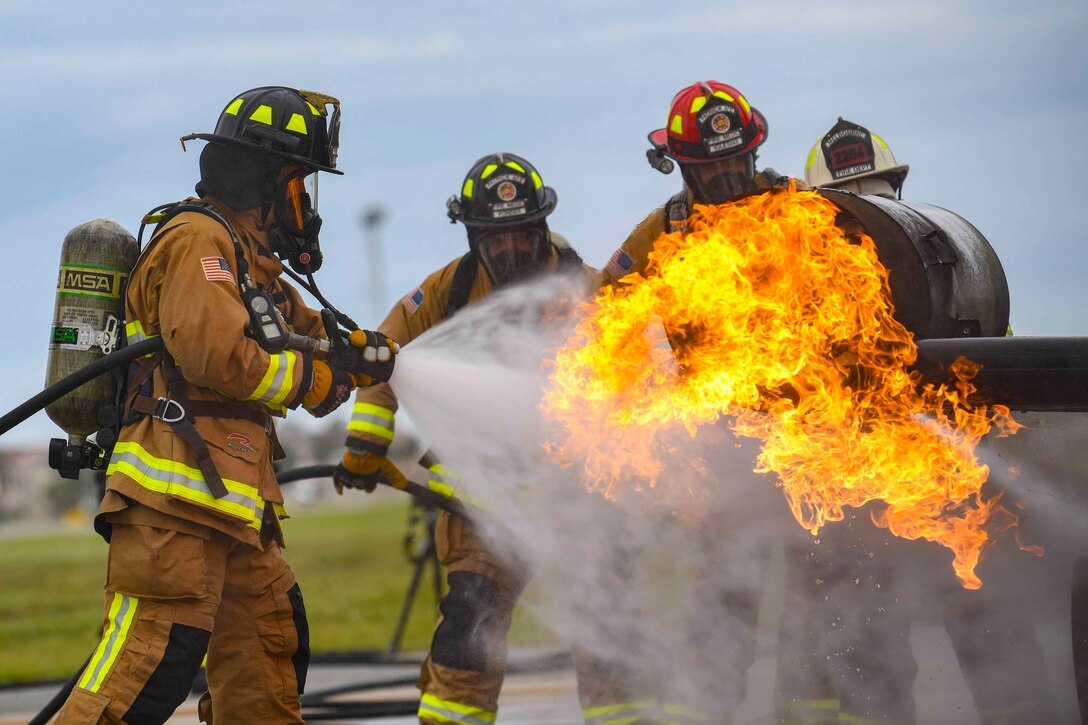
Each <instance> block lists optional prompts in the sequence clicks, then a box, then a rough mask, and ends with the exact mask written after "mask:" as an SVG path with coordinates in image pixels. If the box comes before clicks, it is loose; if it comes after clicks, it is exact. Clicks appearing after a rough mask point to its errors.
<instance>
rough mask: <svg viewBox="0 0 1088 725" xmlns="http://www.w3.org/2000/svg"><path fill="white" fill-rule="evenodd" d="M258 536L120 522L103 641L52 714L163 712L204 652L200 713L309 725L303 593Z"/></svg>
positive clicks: (62, 721) (144, 720) (80, 717)
mask: <svg viewBox="0 0 1088 725" xmlns="http://www.w3.org/2000/svg"><path fill="white" fill-rule="evenodd" d="M161 518H165V517H161ZM157 523H162V522H157ZM262 540H263V541H264V543H265V548H264V549H263V550H261V549H258V548H256V547H254V546H250V545H247V544H244V543H242V542H240V541H238V540H236V539H234V538H232V537H230V536H227V535H226V534H223V533H221V532H218V531H216V530H213V529H209V528H206V527H202V526H195V525H193V524H189V523H188V522H184V521H178V526H177V527H176V528H173V529H172V528H162V527H161V526H149V525H140V524H131V523H126V524H120V523H115V524H114V525H113V534H112V537H111V540H110V551H109V570H108V574H107V578H106V596H105V619H104V621H103V635H102V640H101V642H100V643H99V644H98V647H97V648H96V649H95V650H94V653H93V654H92V656H91V659H90V661H89V664H88V665H87V667H86V668H85V670H84V671H83V673H82V674H81V675H80V678H79V680H78V682H77V683H76V687H75V688H74V689H73V691H72V694H71V695H70V696H69V698H68V701H67V702H66V703H65V704H64V707H63V708H62V709H61V711H60V713H59V715H58V717H57V720H56V723H57V724H58V725H71V724H76V723H82V724H89V723H128V724H129V725H145V724H154V723H162V722H165V721H166V720H167V719H168V718H169V717H170V715H171V714H172V713H173V712H174V710H175V709H176V708H177V707H178V705H180V704H181V703H182V702H183V701H184V700H185V698H186V697H187V696H188V694H189V691H190V688H191V686H192V683H193V679H194V677H195V676H196V674H197V672H198V671H199V669H200V665H201V662H202V661H203V660H204V657H205V654H207V675H208V687H209V692H208V693H206V694H205V696H204V698H203V699H202V700H201V703H200V716H201V719H202V720H204V721H205V722H209V723H211V722H213V721H214V722H216V723H220V725H222V724H224V723H242V722H267V723H301V722H302V717H301V708H300V705H299V694H300V693H301V692H302V689H303V685H304V683H305V680H306V668H307V665H308V662H309V634H308V629H307V624H306V613H305V609H304V608H303V604H302V594H301V592H300V590H299V587H298V584H296V582H295V576H294V574H293V572H292V571H291V569H290V567H289V566H288V565H287V562H286V561H285V560H284V558H283V556H282V554H281V553H280V548H279V546H277V545H276V543H275V542H274V541H273V540H272V538H271V537H263V538H262Z"/></svg>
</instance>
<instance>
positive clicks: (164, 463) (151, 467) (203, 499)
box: [106, 441, 264, 531]
mask: <svg viewBox="0 0 1088 725" xmlns="http://www.w3.org/2000/svg"><path fill="white" fill-rule="evenodd" d="M114 473H123V474H125V475H126V476H128V477H129V478H131V479H132V480H133V481H135V482H136V483H137V484H138V485H139V486H142V487H143V488H146V489H147V490H148V491H153V492H155V493H160V494H165V495H167V496H177V497H178V498H181V499H185V500H186V501H188V502H190V503H194V504H197V505H199V506H203V507H204V508H209V509H215V510H216V511H219V512H221V513H224V514H226V515H228V516H230V517H232V518H235V519H240V520H242V521H244V522H245V523H246V525H247V526H250V527H252V528H254V529H257V530H258V531H259V530H260V528H261V520H262V518H263V517H264V499H262V498H261V497H260V495H259V494H258V492H257V489H256V488H254V487H253V486H250V485H248V484H245V483H241V482H239V481H232V480H231V479H229V478H224V479H223V484H224V485H225V486H226V487H227V495H226V496H223V497H222V498H216V497H215V496H213V495H212V492H211V490H210V489H209V488H208V484H207V482H205V480H204V474H203V473H201V472H200V469H198V468H193V467H192V466H189V465H186V464H185V463H181V462H180V461H171V460H169V459H167V458H156V457H155V456H154V455H152V454H151V452H150V451H148V450H147V449H146V448H144V447H143V446H141V445H140V444H139V443H135V442H133V441H121V442H119V443H118V444H117V445H116V446H114V448H113V455H112V456H111V457H110V466H109V468H108V469H107V471H106V474H107V475H113V474H114Z"/></svg>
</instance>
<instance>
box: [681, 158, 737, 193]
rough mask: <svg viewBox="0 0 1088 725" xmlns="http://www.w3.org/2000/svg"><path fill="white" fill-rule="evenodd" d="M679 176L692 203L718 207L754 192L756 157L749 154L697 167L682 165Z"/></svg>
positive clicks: (701, 164) (687, 164)
mask: <svg viewBox="0 0 1088 725" xmlns="http://www.w3.org/2000/svg"><path fill="white" fill-rule="evenodd" d="M680 172H681V173H682V174H683V176H684V181H685V182H686V183H687V185H688V188H690V189H691V190H692V192H694V194H695V200H696V201H698V202H700V203H703V204H721V203H722V202H725V201H728V200H729V199H733V198H735V197H738V196H740V195H742V194H747V193H749V192H752V191H755V190H756V164H755V155H754V154H751V153H747V154H743V155H741V156H733V157H730V158H727V159H721V160H720V161H709V162H706V163H700V164H691V163H683V162H681V164H680Z"/></svg>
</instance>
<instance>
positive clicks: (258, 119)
mask: <svg viewBox="0 0 1088 725" xmlns="http://www.w3.org/2000/svg"><path fill="white" fill-rule="evenodd" d="M249 120H250V121H253V122H254V123H263V124H265V125H266V126H271V125H272V106H266V105H265V104H263V103H262V104H261V105H259V106H257V110H256V111H254V112H253V113H251V114H249Z"/></svg>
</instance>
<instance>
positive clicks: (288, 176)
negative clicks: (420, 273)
mask: <svg viewBox="0 0 1088 725" xmlns="http://www.w3.org/2000/svg"><path fill="white" fill-rule="evenodd" d="M329 106H332V108H333V110H332V113H331V118H330V116H329V110H328V109H329ZM339 120H340V108H339V102H337V101H336V100H335V99H333V98H331V97H328V96H323V95H321V94H316V93H310V92H306V91H296V90H294V89H291V88H284V87H276V86H273V87H262V88H256V89H253V90H250V91H246V92H244V93H242V94H240V95H239V96H237V97H235V98H233V99H231V101H230V102H229V103H228V104H227V106H226V108H225V109H224V110H223V111H222V113H221V114H220V117H219V121H218V123H217V125H216V128H215V131H214V132H213V133H210V134H194V135H192V136H188V137H186V138H185V139H183V140H190V139H193V138H199V139H203V140H206V141H207V142H208V143H207V145H206V146H205V148H204V149H203V151H202V153H201V155H200V174H201V175H200V182H199V183H198V184H197V187H196V188H197V194H198V196H199V199H190V200H187V201H185V202H181V203H180V204H177V205H173V206H172V207H171V208H169V209H167V210H166V211H165V212H164V216H163V217H162V219H161V221H160V222H159V226H158V228H157V229H156V232H155V233H154V234H153V236H152V238H151V240H150V242H149V243H148V246H147V248H146V249H145V250H144V252H143V254H142V255H141V257H140V259H139V261H138V262H137V264H136V267H135V268H134V270H133V271H132V274H131V276H130V280H129V284H128V293H127V297H126V318H127V335H128V339H129V340H130V341H131V342H137V341H139V340H143V339H147V338H151V337H153V336H162V340H163V343H164V345H163V349H162V351H161V352H159V353H156V354H155V355H154V356H151V357H147V358H144V359H143V360H142V361H140V362H139V363H138V364H134V365H133V367H132V369H131V370H130V374H129V383H128V388H127V395H126V400H125V403H126V404H125V407H124V411H123V415H124V418H123V421H122V423H123V427H122V429H121V432H120V436H119V441H118V443H117V445H116V447H115V448H114V450H113V454H112V458H111V461H110V465H109V469H108V473H109V479H108V482H107V485H106V488H107V490H106V494H105V497H104V499H103V501H102V504H101V506H100V508H99V511H98V514H97V516H96V518H95V528H96V530H97V531H99V533H101V534H102V535H103V537H105V538H106V539H107V541H109V544H110V547H109V569H108V573H107V576H106V585H105V590H106V591H105V619H104V627H103V636H102V640H101V643H100V644H99V645H98V647H97V648H96V649H95V650H94V652H93V654H92V656H91V658H90V661H89V664H88V665H87V667H86V669H85V670H84V671H83V672H82V674H81V675H80V676H79V679H78V681H77V683H76V687H75V688H74V690H73V691H72V694H71V695H70V697H69V698H68V701H67V702H66V703H65V705H64V706H63V708H62V709H61V711H60V713H59V715H58V719H57V722H58V723H65V724H66V723H96V722H103V723H106V722H109V723H117V722H125V723H130V724H131V725H142V724H145V723H162V722H165V721H166V720H167V718H169V717H170V715H171V713H173V711H174V709H175V708H176V707H177V706H178V705H179V704H180V703H181V702H182V701H183V700H184V699H185V697H186V696H187V695H188V693H189V690H190V687H191V686H192V682H193V679H194V676H195V675H196V673H197V671H198V670H199V668H200V666H201V662H202V660H204V658H205V654H206V655H207V675H208V684H209V693H207V694H206V695H205V696H204V699H203V700H202V701H201V705H200V714H201V719H202V720H204V721H206V722H212V721H213V720H214V721H215V722H218V723H221V724H222V723H243V722H270V723H271V722H274V723H300V722H302V717H301V712H300V705H299V694H300V693H301V691H302V689H303V686H304V683H305V679H306V668H307V663H308V658H309V643H308V635H307V624H306V614H305V610H304V609H303V603H302V594H301V592H300V589H299V586H298V584H297V583H296V582H295V577H294V574H293V573H292V571H291V569H290V567H289V566H288V565H287V563H286V562H285V561H284V558H283V556H282V555H281V553H280V548H281V547H282V546H283V537H282V535H281V532H280V525H279V519H280V518H281V517H282V516H284V515H285V512H284V508H283V496H282V494H281V493H280V489H279V486H278V485H277V483H276V477H275V474H274V473H273V470H272V461H273V459H274V458H276V457H281V456H282V452H280V451H279V446H278V443H277V441H276V437H275V428H274V427H273V423H272V418H273V417H275V416H283V415H284V414H285V413H286V411H287V410H289V409H294V408H296V407H298V406H300V405H301V406H303V407H305V408H306V409H307V410H309V411H310V413H312V414H313V415H316V416H321V415H325V414H326V413H329V412H330V411H332V410H334V409H335V408H336V407H337V406H338V405H339V404H340V403H341V402H343V401H344V400H346V399H347V398H349V397H350V395H351V392H352V391H353V390H354V388H355V387H356V385H357V383H358V384H371V383H374V382H380V381H384V380H388V378H389V376H390V374H391V373H392V368H393V361H394V359H395V358H394V356H393V353H394V352H395V350H396V348H395V344H394V343H392V342H391V341H389V340H388V339H387V338H385V337H384V336H380V335H377V334H375V333H368V332H365V331H356V332H355V333H352V339H351V341H350V342H349V341H345V340H343V339H342V338H340V333H339V331H338V330H336V329H334V328H335V326H330V325H328V324H323V322H322V318H321V315H319V313H317V312H316V311H314V310H312V309H309V308H307V307H306V306H305V305H304V304H303V303H302V301H301V298H300V296H299V294H298V293H297V292H296V291H295V290H294V289H293V288H292V287H290V286H289V285H288V284H286V283H285V282H283V281H282V280H281V279H280V274H281V272H282V271H283V263H282V262H281V260H283V261H287V262H289V263H290V264H291V265H292V266H293V267H294V268H295V269H296V270H297V271H300V272H302V273H304V274H310V273H312V272H313V271H314V270H316V269H317V267H318V266H319V265H320V261H321V256H320V248H319V246H318V238H317V233H318V229H319V227H320V223H321V219H320V217H319V216H318V215H317V213H316V210H315V209H313V208H312V207H311V204H310V196H309V195H308V194H307V193H306V191H305V189H306V185H305V180H306V178H307V177H308V176H310V175H314V174H315V172H317V171H326V172H331V173H336V174H339V173H341V172H340V171H337V170H336V150H337V136H338V132H339ZM330 327H331V328H333V329H330ZM287 332H293V333H296V334H298V335H305V336H309V337H316V338H323V337H325V335H326V334H327V333H328V334H334V335H335V336H334V337H333V338H332V340H331V342H332V354H331V355H330V356H329V357H328V359H326V360H318V359H316V358H315V357H313V356H312V355H311V354H310V353H308V352H296V351H295V350H292V349H284V345H283V344H282V340H283V338H284V333H287ZM262 345H263V346H262Z"/></svg>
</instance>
